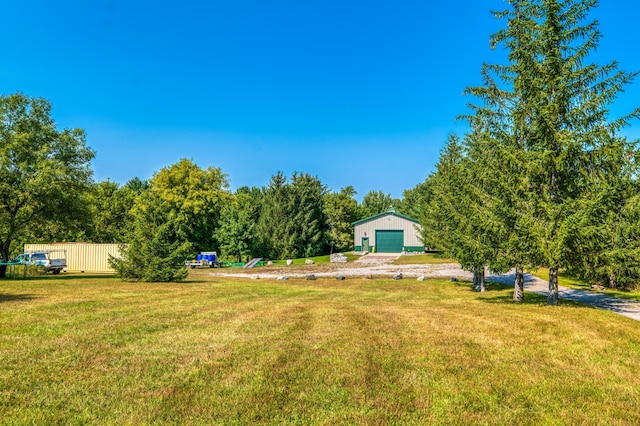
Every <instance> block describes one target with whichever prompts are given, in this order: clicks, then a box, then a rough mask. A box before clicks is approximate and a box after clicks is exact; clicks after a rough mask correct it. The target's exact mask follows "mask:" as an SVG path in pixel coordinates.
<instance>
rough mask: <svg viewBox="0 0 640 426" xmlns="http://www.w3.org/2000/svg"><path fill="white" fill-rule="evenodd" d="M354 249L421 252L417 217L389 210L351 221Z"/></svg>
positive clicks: (422, 247) (378, 251)
mask: <svg viewBox="0 0 640 426" xmlns="http://www.w3.org/2000/svg"><path fill="white" fill-rule="evenodd" d="M353 226H354V240H353V245H354V247H355V251H360V252H374V251H375V252H376V253H402V252H422V251H424V244H423V243H422V241H421V240H420V230H421V229H422V228H421V227H420V224H419V222H418V220H417V219H413V218H411V217H409V216H405V215H402V214H400V213H397V212H396V210H395V209H394V208H393V207H392V208H391V209H390V210H389V211H386V212H384V213H380V214H377V215H375V216H371V217H368V218H366V219H362V220H359V221H357V222H354V223H353Z"/></svg>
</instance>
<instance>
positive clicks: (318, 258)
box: [273, 253, 362, 266]
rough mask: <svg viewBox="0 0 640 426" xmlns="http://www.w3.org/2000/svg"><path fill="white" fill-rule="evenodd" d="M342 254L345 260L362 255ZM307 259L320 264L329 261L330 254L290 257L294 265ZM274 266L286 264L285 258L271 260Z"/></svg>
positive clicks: (303, 262) (302, 263) (301, 263)
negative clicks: (298, 257)
mask: <svg viewBox="0 0 640 426" xmlns="http://www.w3.org/2000/svg"><path fill="white" fill-rule="evenodd" d="M344 255H345V256H346V257H347V260H348V261H349V262H353V261H355V260H358V259H360V258H361V257H362V256H361V255H359V254H353V253H344ZM307 259H310V260H313V263H314V264H316V265H322V264H325V263H330V262H331V256H330V255H328V254H327V255H325V256H314V257H303V258H300V259H291V260H292V261H293V264H294V265H304V264H305V262H306V261H307ZM273 264H274V266H283V265H285V266H286V265H287V261H286V259H282V260H274V261H273Z"/></svg>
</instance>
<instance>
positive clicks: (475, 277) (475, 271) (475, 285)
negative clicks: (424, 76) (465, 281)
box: [473, 266, 478, 291]
mask: <svg viewBox="0 0 640 426" xmlns="http://www.w3.org/2000/svg"><path fill="white" fill-rule="evenodd" d="M476 290H478V269H477V268H476V267H475V266H474V267H473V291H476Z"/></svg>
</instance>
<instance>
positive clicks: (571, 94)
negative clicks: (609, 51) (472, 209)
mask: <svg viewBox="0 0 640 426" xmlns="http://www.w3.org/2000/svg"><path fill="white" fill-rule="evenodd" d="M509 4H510V8H509V9H508V10H506V11H504V12H499V13H496V14H495V15H496V17H498V18H504V19H506V20H507V25H506V28H505V29H504V30H502V31H500V32H498V33H497V34H495V35H494V37H493V43H494V44H504V45H505V47H506V48H507V50H508V52H509V63H508V64H507V65H505V66H485V67H484V69H483V76H484V77H485V85H484V86H483V87H480V88H473V89H471V90H470V92H471V93H473V94H475V95H477V96H479V97H481V98H482V100H483V102H484V104H483V105H481V106H476V107H475V108H474V117H473V118H472V120H471V123H472V127H474V126H477V129H476V130H478V129H479V130H481V131H483V132H486V133H487V134H489V135H490V136H491V137H492V138H495V140H496V141H497V143H495V144H494V146H495V147H497V148H498V150H499V154H498V156H497V157H498V158H499V159H501V160H504V161H505V163H502V164H500V165H499V166H498V168H499V169H500V170H504V171H506V172H510V173H511V178H512V179H513V181H514V182H515V183H516V184H514V185H512V186H511V188H512V190H510V191H508V194H510V195H509V198H510V199H511V200H513V201H514V202H515V207H516V208H517V210H516V211H515V212H514V211H513V210H512V211H511V212H510V213H508V215H507V217H508V218H509V220H508V221H507V222H508V223H510V225H512V226H513V229H514V231H515V232H516V233H517V234H519V235H517V236H516V237H514V238H513V240H514V241H522V240H523V237H524V236H526V238H527V239H533V240H534V243H532V244H530V243H525V244H524V245H523V249H521V250H517V249H516V250H514V253H515V257H516V258H517V257H520V258H525V259H526V262H528V263H531V264H533V265H536V266H543V267H548V268H549V297H548V303H549V304H557V300H558V281H557V278H558V270H559V268H561V267H568V266H570V264H571V262H572V255H573V253H572V252H571V251H570V250H569V247H571V246H573V245H575V244H574V243H575V238H576V237H577V236H579V235H580V229H579V228H578V223H579V220H577V215H579V211H578V210H579V209H580V208H581V200H583V199H585V198H586V197H589V195H590V193H591V191H593V188H594V187H593V185H592V184H590V183H589V182H596V181H597V174H596V173H594V171H595V170H598V169H600V168H602V167H603V163H606V162H607V161H609V160H610V159H611V158H612V156H615V155H618V154H619V153H620V152H628V151H629V150H630V149H631V148H630V147H626V148H625V149H623V150H622V151H620V150H618V149H616V146H617V145H618V144H620V143H623V144H624V143H626V142H625V141H624V140H623V139H621V138H620V137H619V136H617V132H618V131H619V130H620V128H621V127H622V126H624V125H625V124H627V123H628V122H629V120H630V119H631V118H633V117H637V116H638V111H637V110H636V111H635V112H634V113H632V114H630V115H628V116H625V117H622V118H620V119H616V120H610V119H609V117H608V116H609V110H608V107H609V105H610V103H611V102H612V101H613V100H614V99H615V97H616V95H617V94H618V93H619V92H620V91H621V90H622V89H623V88H624V86H625V85H626V84H628V83H629V82H631V80H632V79H633V77H634V76H635V74H629V73H625V72H622V71H618V70H617V64H616V63H615V62H613V63H610V64H608V65H605V66H599V65H596V64H589V63H588V60H589V54H590V53H592V52H593V51H594V49H595V48H596V47H597V44H598V40H599V38H600V33H599V31H598V28H597V22H587V23H585V21H586V19H587V16H588V12H589V11H590V9H591V8H593V7H595V6H596V5H597V1H596V0H565V1H558V0H510V1H509ZM613 161H618V160H616V159H613ZM513 164H519V165H520V169H519V171H518V172H515V173H514V172H513V171H514V170H515V169H514V167H512V166H513ZM523 230H526V232H525V233H524V234H523V233H522V231H523ZM512 248H513V247H512ZM532 248H533V249H534V250H532Z"/></svg>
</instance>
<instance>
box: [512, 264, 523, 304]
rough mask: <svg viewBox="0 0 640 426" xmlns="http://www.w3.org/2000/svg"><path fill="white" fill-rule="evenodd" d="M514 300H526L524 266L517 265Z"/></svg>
mask: <svg viewBox="0 0 640 426" xmlns="http://www.w3.org/2000/svg"><path fill="white" fill-rule="evenodd" d="M513 300H515V301H516V302H522V301H523V300H524V270H523V269H522V266H520V265H518V266H516V282H515V283H514V285H513Z"/></svg>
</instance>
